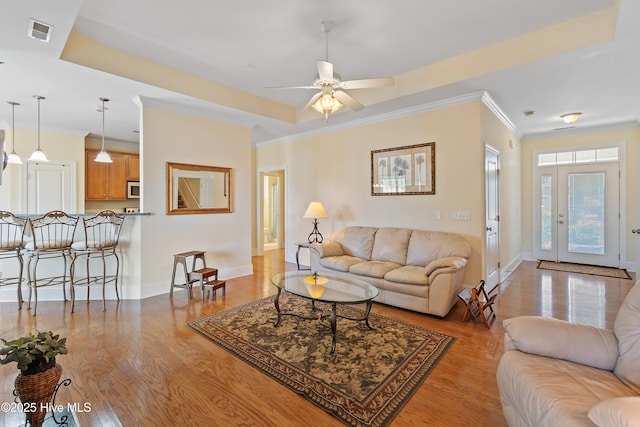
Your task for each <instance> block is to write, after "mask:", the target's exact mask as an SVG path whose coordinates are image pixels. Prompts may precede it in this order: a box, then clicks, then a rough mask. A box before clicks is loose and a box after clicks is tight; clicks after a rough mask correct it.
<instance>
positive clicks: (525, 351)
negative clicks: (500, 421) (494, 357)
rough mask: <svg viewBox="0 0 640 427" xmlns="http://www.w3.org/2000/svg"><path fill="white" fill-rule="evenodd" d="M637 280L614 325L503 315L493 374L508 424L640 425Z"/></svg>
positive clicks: (639, 292) (639, 301)
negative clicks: (501, 340)
mask: <svg viewBox="0 0 640 427" xmlns="http://www.w3.org/2000/svg"><path fill="white" fill-rule="evenodd" d="M639 283H640V282H638V283H636V284H635V285H634V287H633V288H632V289H631V291H630V292H629V294H628V295H627V297H626V298H625V300H624V302H623V304H622V306H621V308H620V310H619V311H618V313H617V316H616V320H615V323H614V328H613V331H609V330H606V329H601V328H596V327H593V326H587V325H581V324H577V323H569V322H565V321H562V320H557V319H551V318H546V317H539V316H522V317H516V318H513V319H507V320H505V321H504V322H503V324H504V326H505V329H506V333H505V350H506V351H505V353H504V355H503V356H502V358H501V359H500V364H499V365H498V371H497V380H498V387H499V389H500V399H501V401H502V408H503V412H504V416H505V418H506V420H507V423H508V424H509V426H511V427H518V426H529V427H533V426H541V427H542V426H562V427H573V426H600V427H604V426H607V427H618V426H619V427H622V426H640V284H639Z"/></svg>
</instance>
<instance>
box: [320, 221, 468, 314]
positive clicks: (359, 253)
mask: <svg viewBox="0 0 640 427" xmlns="http://www.w3.org/2000/svg"><path fill="white" fill-rule="evenodd" d="M310 250H311V270H312V271H313V272H317V273H322V272H328V273H333V274H346V275H350V276H352V277H357V278H359V279H361V280H364V281H366V282H368V283H370V284H372V285H373V286H375V287H376V288H378V290H379V294H378V297H377V298H376V299H375V301H377V302H380V303H383V304H388V305H393V306H396V307H402V308H406V309H409V310H413V311H418V312H421V313H428V314H434V315H436V316H445V315H446V314H447V313H448V312H449V310H451V307H453V305H454V304H455V302H456V296H457V294H458V292H460V290H461V289H462V278H463V276H464V267H465V265H466V264H467V259H468V258H469V255H470V254H471V246H470V245H469V243H468V242H467V241H466V240H464V239H463V238H462V237H460V236H457V235H455V234H452V233H444V232H437V231H422V230H411V229H408V228H392V227H386V228H375V227H357V226H353V227H347V228H345V229H344V230H342V231H340V232H339V233H338V234H337V235H336V236H335V237H334V239H333V241H332V242H326V243H314V244H312V245H311V247H310Z"/></svg>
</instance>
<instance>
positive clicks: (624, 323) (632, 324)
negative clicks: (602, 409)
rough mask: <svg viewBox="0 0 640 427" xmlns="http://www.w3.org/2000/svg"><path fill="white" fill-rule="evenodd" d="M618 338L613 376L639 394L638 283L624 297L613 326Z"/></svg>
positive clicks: (639, 296)
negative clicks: (617, 352) (617, 355)
mask: <svg viewBox="0 0 640 427" xmlns="http://www.w3.org/2000/svg"><path fill="white" fill-rule="evenodd" d="M613 332H614V333H615V334H616V337H617V338H618V351H619V353H620V357H618V363H617V364H616V368H615V374H616V375H617V376H618V378H620V379H621V380H622V381H624V382H625V384H627V385H628V386H629V387H631V388H633V389H634V390H635V391H636V392H637V393H640V281H638V282H637V283H636V284H635V286H634V287H633V288H631V290H630V291H629V293H628V294H627V296H626V297H625V299H624V301H623V302H622V305H621V306H620V309H619V310H618V314H617V315H616V321H615V323H614V325H613Z"/></svg>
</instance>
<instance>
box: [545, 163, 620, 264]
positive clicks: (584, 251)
mask: <svg viewBox="0 0 640 427" xmlns="http://www.w3.org/2000/svg"><path fill="white" fill-rule="evenodd" d="M538 172H539V173H538V183H537V184H538V191H537V192H536V193H537V197H538V205H537V206H540V211H539V212H538V218H539V223H538V228H537V231H538V232H539V233H540V235H539V236H538V239H536V241H537V242H538V244H537V247H536V257H537V258H538V259H544V260H549V261H558V262H572V263H578V264H591V265H602V266H610V267H619V266H620V259H619V258H620V255H619V254H620V243H619V235H620V228H619V227H620V175H619V165H618V163H601V164H589V165H566V166H557V167H546V168H540V169H539V171H538Z"/></svg>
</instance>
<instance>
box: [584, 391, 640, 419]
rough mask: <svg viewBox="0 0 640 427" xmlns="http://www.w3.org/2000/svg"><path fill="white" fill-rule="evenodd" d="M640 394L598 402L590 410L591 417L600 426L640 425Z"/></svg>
mask: <svg viewBox="0 0 640 427" xmlns="http://www.w3.org/2000/svg"><path fill="white" fill-rule="evenodd" d="M638 408H640V396H637V397H635V396H628V397H614V398H611V399H606V400H603V401H601V402H598V403H596V404H595V405H593V406H592V407H591V409H590V410H589V419H590V420H591V421H592V422H593V423H594V424H595V425H597V426H599V427H627V426H638V425H640V411H639V410H638Z"/></svg>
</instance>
